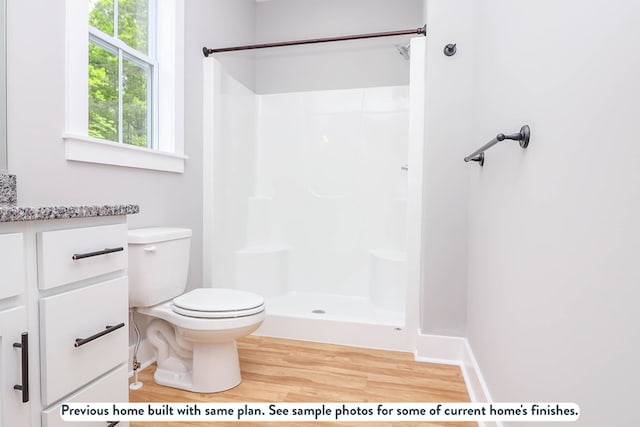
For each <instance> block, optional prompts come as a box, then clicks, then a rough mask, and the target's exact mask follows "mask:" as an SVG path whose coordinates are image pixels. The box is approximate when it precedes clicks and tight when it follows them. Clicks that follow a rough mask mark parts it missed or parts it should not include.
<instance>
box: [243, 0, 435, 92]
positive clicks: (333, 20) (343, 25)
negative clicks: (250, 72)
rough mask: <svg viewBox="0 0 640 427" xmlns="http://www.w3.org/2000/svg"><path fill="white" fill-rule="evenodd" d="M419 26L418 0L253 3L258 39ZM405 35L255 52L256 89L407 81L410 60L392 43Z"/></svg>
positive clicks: (274, 0)
mask: <svg viewBox="0 0 640 427" xmlns="http://www.w3.org/2000/svg"><path fill="white" fill-rule="evenodd" d="M423 25H424V22H423V15H422V0H271V1H266V2H258V3H257V4H256V41H257V42H258V43H268V42H279V41H287V40H299V39H311V38H322V37H335V36H344V35H350V34H360V33H373V32H379V31H395V30H401V29H402V30H404V29H412V28H418V27H422V26H423ZM408 40H409V36H406V37H393V38H381V39H375V40H372V41H364V40H358V41H350V42H339V43H337V44H336V43H326V44H322V45H304V46H294V47H279V48H273V49H267V50H263V51H255V58H256V92H257V93H277V92H292V91H302V90H325V89H345V88H355V87H370V86H397V85H406V84H408V78H409V71H408V70H409V65H408V62H407V61H405V60H404V59H403V58H402V57H401V56H400V55H399V54H398V53H397V51H396V49H395V47H394V44H396V43H397V44H401V45H402V44H406V43H407V42H408ZM236 55H238V54H236Z"/></svg>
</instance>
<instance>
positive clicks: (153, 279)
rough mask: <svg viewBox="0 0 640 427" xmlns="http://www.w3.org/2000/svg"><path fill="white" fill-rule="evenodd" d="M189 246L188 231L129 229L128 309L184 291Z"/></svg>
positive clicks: (151, 303) (171, 296) (156, 228)
mask: <svg viewBox="0 0 640 427" xmlns="http://www.w3.org/2000/svg"><path fill="white" fill-rule="evenodd" d="M190 243H191V230H190V229H188V228H174V227H151V228H138V229H134V230H129V307H150V306H152V305H155V304H159V303H161V302H164V301H168V300H171V299H173V298H175V297H177V296H178V295H180V294H182V293H183V292H184V289H185V287H186V285H187V274H188V271H189V249H190Z"/></svg>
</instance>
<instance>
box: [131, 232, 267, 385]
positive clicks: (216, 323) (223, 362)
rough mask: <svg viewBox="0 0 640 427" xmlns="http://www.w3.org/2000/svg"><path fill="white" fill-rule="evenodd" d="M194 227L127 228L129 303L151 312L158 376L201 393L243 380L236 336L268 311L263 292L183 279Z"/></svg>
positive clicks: (165, 382)
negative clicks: (188, 282)
mask: <svg viewBox="0 0 640 427" xmlns="http://www.w3.org/2000/svg"><path fill="white" fill-rule="evenodd" d="M190 238H191V230H188V229H181V228H168V227H154V228H145V229H137V230H130V231H129V306H130V307H134V308H135V310H136V311H137V312H138V313H141V314H145V315H147V316H150V317H152V318H153V320H152V321H151V323H149V325H148V327H147V338H148V340H149V342H150V343H151V345H152V346H153V347H154V349H155V351H156V362H157V365H158V367H157V369H156V372H155V374H154V380H155V382H156V383H158V384H160V385H165V386H169V387H175V388H179V389H183V390H189V391H194V392H200V393H212V392H218V391H224V390H228V389H230V388H233V387H235V386H237V385H238V384H240V382H241V381H242V377H241V373H240V364H239V361H238V352H237V348H236V340H237V339H238V338H241V337H244V336H246V335H249V334H251V333H252V332H254V331H255V330H256V329H257V328H258V327H259V326H260V324H261V323H262V322H263V320H264V318H265V307H264V298H263V297H261V296H260V295H257V294H254V293H251V292H246V291H240V290H235V289H220V288H198V289H194V290H192V291H189V292H187V293H184V294H183V292H184V289H185V287H186V279H187V271H188V260H189V241H190Z"/></svg>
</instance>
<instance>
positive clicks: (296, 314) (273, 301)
mask: <svg viewBox="0 0 640 427" xmlns="http://www.w3.org/2000/svg"><path fill="white" fill-rule="evenodd" d="M266 310H267V317H266V319H265V321H264V323H263V324H262V326H261V327H260V328H259V329H258V330H257V331H256V334H257V335H265V336H273V337H280V338H289V339H299V340H306V341H317V342H326V343H331V344H343V345H355V346H362V347H372V348H384V349H391V350H403V349H405V341H406V339H405V331H404V321H405V314H404V313H403V312H395V311H389V310H383V309H380V308H378V307H376V306H375V305H374V304H373V303H372V302H371V301H370V300H369V299H368V298H366V297H355V296H343V295H326V294H318V293H304V292H289V293H287V294H284V295H281V296H277V297H270V298H267V299H266Z"/></svg>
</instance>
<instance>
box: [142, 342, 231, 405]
mask: <svg viewBox="0 0 640 427" xmlns="http://www.w3.org/2000/svg"><path fill="white" fill-rule="evenodd" d="M192 366H193V367H192V369H191V370H189V371H185V372H176V371H175V370H169V369H163V368H162V367H161V366H158V368H157V369H156V372H155V374H154V376H153V379H154V381H155V382H156V383H157V384H160V385H163V386H167V387H173V388H178V389H181V390H187V391H193V392H196V393H216V392H220V391H225V390H229V389H231V388H233V387H235V386H237V385H239V384H240V383H241V382H242V376H241V374H240V363H239V362H238V350H237V348H236V342H235V341H232V342H226V343H216V344H202V343H200V344H194V346H193V365H192Z"/></svg>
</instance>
